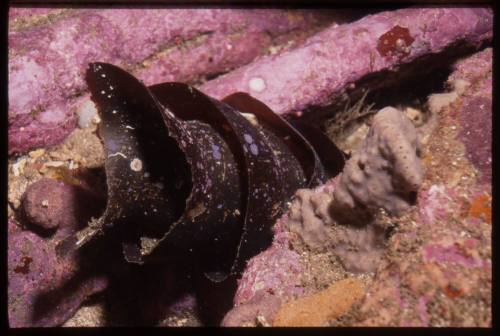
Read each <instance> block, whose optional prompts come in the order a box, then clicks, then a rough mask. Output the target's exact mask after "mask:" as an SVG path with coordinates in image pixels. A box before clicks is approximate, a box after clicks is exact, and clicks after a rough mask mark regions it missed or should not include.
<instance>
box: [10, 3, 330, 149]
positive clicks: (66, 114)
mask: <svg viewBox="0 0 500 336" xmlns="http://www.w3.org/2000/svg"><path fill="white" fill-rule="evenodd" d="M39 12H40V13H39ZM50 13H53V14H54V15H55V16H54V18H53V19H51V20H45V21H43V20H42V21H37V19H36V18H37V17H40V15H42V16H43V15H44V14H47V15H49V14H50ZM56 13H57V12H52V11H30V10H24V11H23V10H20V9H12V10H11V14H10V19H11V20H14V19H18V20H21V19H22V15H25V16H26V20H27V21H28V23H27V24H26V27H24V28H23V29H21V28H20V29H11V30H10V31H9V36H8V39H9V62H8V63H9V64H8V73H9V93H8V94H9V153H21V152H25V151H27V150H30V149H33V148H36V147H49V146H52V145H55V144H57V143H59V142H60V141H61V140H63V139H64V138H65V137H66V136H67V135H68V134H69V133H70V132H71V131H72V130H73V129H74V128H75V125H76V123H75V111H76V110H77V108H78V107H79V106H80V105H81V103H82V102H81V100H82V97H81V95H82V94H83V93H84V91H85V87H86V86H85V82H84V79H83V74H84V71H85V69H86V67H87V64H88V63H89V62H93V61H101V62H111V63H115V64H122V65H123V66H126V67H127V69H130V70H131V71H133V72H134V73H136V74H138V75H139V76H140V77H141V79H143V80H145V81H146V82H147V83H148V84H152V83H154V82H158V81H166V80H178V81H189V80H195V79H199V77H201V76H204V75H208V74H211V73H219V72H222V71H227V70H229V69H232V68H234V67H236V66H239V65H242V64H245V63H248V62H250V61H251V60H252V59H253V58H255V57H256V56H257V55H259V54H261V53H263V52H264V51H265V50H266V48H267V47H269V46H271V45H272V44H273V43H275V38H277V37H279V36H282V35H285V34H288V35H289V36H288V37H289V38H290V40H293V38H294V37H295V36H296V35H300V34H299V33H298V32H301V34H302V35H304V34H305V32H306V31H308V30H310V29H312V28H313V27H315V26H318V25H319V26H321V24H324V23H325V22H331V15H328V14H326V15H325V14H322V13H320V12H318V11H291V12H288V11H283V10H275V9H263V10H260V9H257V10H250V11H245V10H238V9H195V10H193V9H148V10H142V9H141V10H137V9H73V10H67V11H64V13H62V14H56ZM30 20H31V21H33V22H32V23H31V25H30V24H29V21H30ZM35 23H36V24H35ZM160 68H164V70H161V71H160V70H159V69H160ZM78 96H80V97H78Z"/></svg>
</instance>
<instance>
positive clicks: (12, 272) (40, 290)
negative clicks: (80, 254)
mask: <svg viewBox="0 0 500 336" xmlns="http://www.w3.org/2000/svg"><path fill="white" fill-rule="evenodd" d="M55 244H56V239H51V238H41V237H39V236H37V235H36V234H35V233H32V232H30V231H23V230H21V229H19V228H17V223H16V222H15V221H14V220H9V236H8V264H7V269H8V281H9V285H8V311H9V325H10V327H12V328H18V327H50V326H57V325H60V324H62V323H64V322H65V321H66V320H67V319H68V318H70V317H71V316H72V315H73V314H74V313H75V312H76V310H77V309H78V307H79V306H80V305H81V303H82V302H83V301H84V300H85V299H86V298H87V297H88V296H90V295H91V294H93V293H96V292H99V291H102V290H103V289H105V288H106V285H107V279H106V278H105V277H103V276H99V275H92V274H90V273H89V274H87V275H84V274H82V273H80V271H81V265H80V263H79V261H78V259H77V258H76V257H74V256H68V257H64V258H58V257H57V256H56V253H55Z"/></svg>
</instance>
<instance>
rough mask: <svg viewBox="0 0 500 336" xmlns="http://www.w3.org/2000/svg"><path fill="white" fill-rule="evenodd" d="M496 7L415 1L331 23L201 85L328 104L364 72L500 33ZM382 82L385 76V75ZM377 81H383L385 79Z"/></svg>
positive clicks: (295, 107)
mask: <svg viewBox="0 0 500 336" xmlns="http://www.w3.org/2000/svg"><path fill="white" fill-rule="evenodd" d="M492 23H493V12H492V10H491V9H490V8H479V7H474V8H452V7H446V8H435V7H430V8H408V9H400V10H395V11H388V12H383V13H378V14H374V15H368V16H366V17H364V18H362V19H361V20H359V21H356V22H354V23H348V24H344V25H340V26H337V25H332V26H330V27H328V28H326V29H325V30H323V31H322V32H320V33H318V34H315V35H314V36H312V37H310V38H309V39H308V40H307V41H306V42H305V43H304V44H303V45H301V46H299V47H298V48H296V49H293V50H289V51H286V52H283V53H281V54H278V55H273V56H266V57H262V58H260V59H258V60H256V61H254V62H253V63H251V64H249V65H247V66H244V67H241V68H239V69H237V70H234V71H232V72H231V73H229V74H227V75H224V76H221V77H219V78H216V79H214V80H212V81H210V82H207V83H205V84H204V85H202V86H201V88H200V89H201V90H202V91H203V92H205V93H206V94H208V95H210V96H213V97H215V98H219V99H220V98H223V97H225V96H227V95H229V94H231V93H233V92H234V91H242V92H246V93H249V94H250V95H252V96H254V97H255V98H257V99H259V100H261V101H262V102H264V103H265V104H267V105H268V106H269V107H270V108H271V109H273V110H274V111H275V112H277V113H280V114H287V113H292V112H296V111H303V110H306V109H309V108H311V107H323V106H327V105H329V104H331V103H332V100H333V99H335V98H336V97H340V96H341V95H342V93H343V91H344V90H345V89H346V88H347V87H348V86H349V85H351V83H355V82H357V81H358V80H360V79H362V78H363V77H364V76H366V75H368V74H371V73H376V72H380V71H383V70H394V69H395V68H396V67H398V66H400V65H402V64H406V63H410V62H412V61H414V60H416V59H417V58H419V57H421V56H424V55H428V54H435V53H439V52H441V51H443V50H444V49H445V48H447V47H449V46H451V45H454V44H457V43H458V42H464V43H466V44H470V45H476V46H478V45H480V44H481V43H482V42H484V41H487V40H490V39H491V38H492V34H493V30H492V28H493V26H492ZM378 84H380V83H378ZM378 84H377V85H378Z"/></svg>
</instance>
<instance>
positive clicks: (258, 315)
mask: <svg viewBox="0 0 500 336" xmlns="http://www.w3.org/2000/svg"><path fill="white" fill-rule="evenodd" d="M280 306H281V300H280V299H279V298H277V297H276V296H274V295H273V294H269V293H266V292H265V291H264V290H261V291H258V292H257V293H256V294H255V296H254V297H253V298H252V299H250V300H249V301H248V302H246V303H244V304H242V305H240V306H237V307H236V308H234V309H232V310H230V311H229V313H227V314H226V316H225V317H224V319H223V320H222V323H221V325H222V326H223V327H241V326H255V325H256V324H260V325H263V326H266V327H267V326H270V324H271V322H272V321H273V320H274V317H275V315H276V313H277V312H278V309H279V308H280Z"/></svg>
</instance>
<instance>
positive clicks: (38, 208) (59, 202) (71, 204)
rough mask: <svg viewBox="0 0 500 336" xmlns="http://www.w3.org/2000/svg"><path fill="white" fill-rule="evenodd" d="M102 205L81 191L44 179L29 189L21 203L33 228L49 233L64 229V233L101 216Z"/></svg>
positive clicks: (86, 192) (84, 191) (76, 187)
mask: <svg viewBox="0 0 500 336" xmlns="http://www.w3.org/2000/svg"><path fill="white" fill-rule="evenodd" d="M102 201H103V200H102V199H101V200H99V198H97V197H96V195H93V194H91V193H90V192H89V191H86V190H84V189H83V188H81V187H78V186H74V185H69V184H66V183H64V182H62V181H56V180H54V179H48V178H43V179H41V180H39V181H38V182H36V183H33V184H31V185H30V186H29V187H28V189H27V190H26V192H25V194H24V197H23V201H22V202H23V210H24V213H25V215H26V217H27V219H28V221H29V222H30V223H31V224H33V225H37V226H39V227H41V228H43V229H49V230H50V229H55V228H58V227H61V230H63V231H65V230H66V228H69V230H72V229H74V228H77V227H78V226H79V224H80V223H85V222H86V221H87V220H89V219H90V216H91V215H92V214H96V213H99V210H102V205H103V204H102V203H103V202H102Z"/></svg>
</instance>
